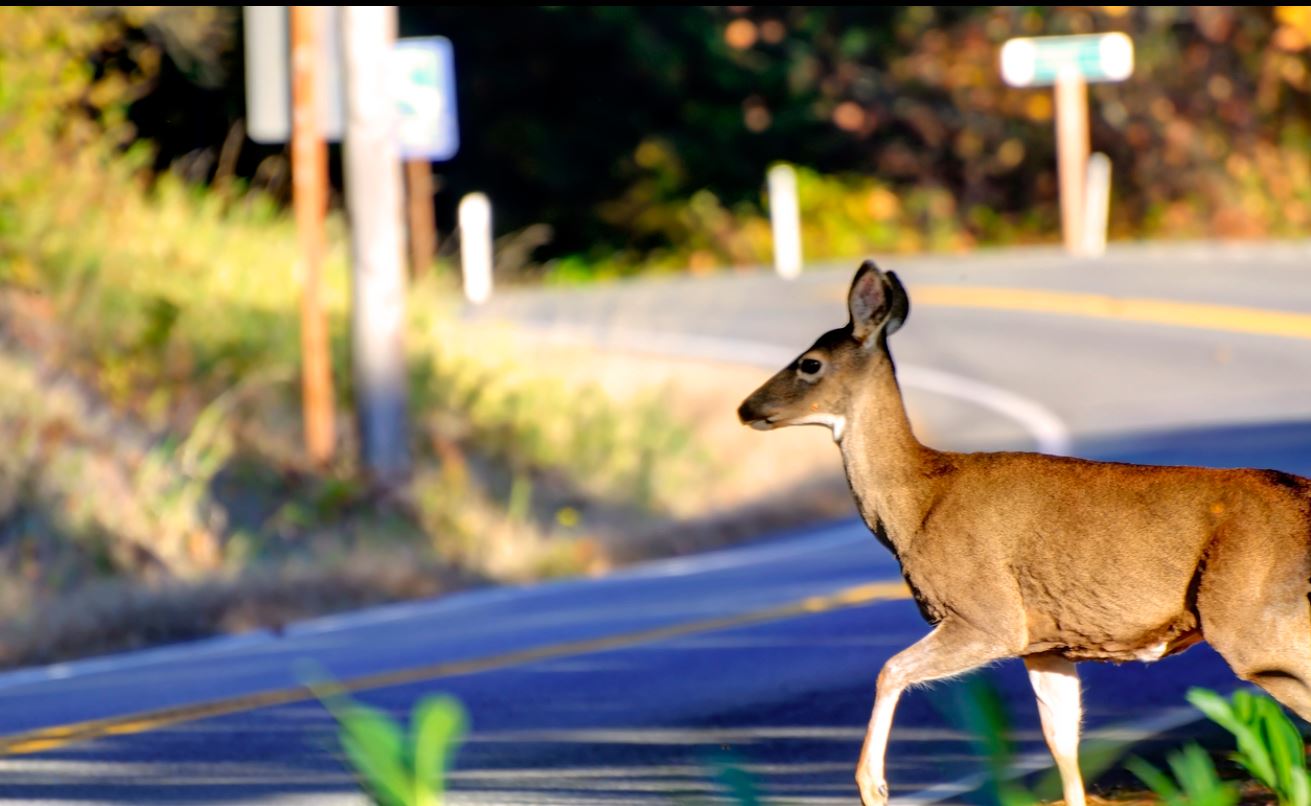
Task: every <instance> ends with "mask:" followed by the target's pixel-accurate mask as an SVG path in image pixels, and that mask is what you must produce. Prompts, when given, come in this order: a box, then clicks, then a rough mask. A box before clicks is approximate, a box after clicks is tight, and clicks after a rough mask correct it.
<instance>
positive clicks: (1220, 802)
mask: <svg viewBox="0 0 1311 806" xmlns="http://www.w3.org/2000/svg"><path fill="white" fill-rule="evenodd" d="M1166 760H1167V762H1168V763H1169V765H1170V771H1171V772H1172V773H1173V774H1174V779H1173V780H1172V779H1171V778H1170V776H1169V775H1166V774H1165V773H1163V772H1161V771H1160V770H1158V769H1156V768H1155V767H1153V766H1152V765H1151V764H1148V763H1147V762H1146V761H1143V760H1142V759H1140V758H1131V759H1129V760H1128V761H1127V762H1125V766H1126V767H1128V769H1129V771H1130V772H1132V773H1133V774H1134V775H1136V776H1138V778H1139V779H1141V780H1142V782H1143V783H1145V784H1147V786H1148V787H1150V788H1151V790H1152V791H1153V792H1155V793H1156V795H1157V797H1159V798H1160V799H1161V801H1162V802H1164V803H1165V804H1166V806H1234V804H1236V803H1238V799H1239V793H1238V788H1237V787H1236V786H1234V785H1233V784H1230V783H1226V782H1224V781H1221V780H1220V776H1219V774H1218V773H1217V772H1216V771H1215V763H1214V762H1213V761H1211V757H1210V756H1209V755H1207V752H1206V751H1205V750H1203V749H1202V747H1201V745H1198V744H1197V743H1196V742H1190V743H1189V744H1188V745H1187V746H1186V747H1184V748H1183V749H1182V750H1176V751H1174V752H1172V753H1170V755H1169V756H1168V757H1167V759H1166ZM1176 781H1177V782H1178V783H1177V784H1176Z"/></svg>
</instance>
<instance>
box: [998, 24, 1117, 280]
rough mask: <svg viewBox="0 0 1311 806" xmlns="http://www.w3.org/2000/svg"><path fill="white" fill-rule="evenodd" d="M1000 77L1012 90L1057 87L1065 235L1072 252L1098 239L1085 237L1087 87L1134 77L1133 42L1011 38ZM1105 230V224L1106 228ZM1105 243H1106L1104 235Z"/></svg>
mask: <svg viewBox="0 0 1311 806" xmlns="http://www.w3.org/2000/svg"><path fill="white" fill-rule="evenodd" d="M1001 74H1002V78H1003V79H1004V80H1005V81H1006V83H1007V84H1010V85H1011V86H1012V87H1046V86H1055V88H1056V154H1057V177H1058V180H1059V182H1060V194H1061V234H1062V235H1063V237H1064V240H1065V248H1066V249H1067V250H1068V251H1069V252H1071V253H1072V254H1085V253H1087V246H1086V245H1087V244H1093V243H1097V242H1098V236H1097V235H1096V234H1093V233H1085V232H1084V229H1085V227H1086V223H1085V222H1086V221H1087V220H1088V217H1087V215H1086V214H1085V209H1086V208H1087V207H1088V206H1089V205H1088V200H1087V198H1086V195H1087V189H1086V187H1085V177H1086V176H1087V175H1088V152H1089V150H1090V149H1089V137H1088V83H1089V82H1093V81H1123V80H1124V79H1126V78H1128V77H1129V76H1130V75H1132V74H1133V42H1132V41H1131V40H1130V39H1129V37H1128V36H1126V35H1124V34H1122V33H1111V34H1091V35H1087V36H1047V37H1036V38H1021V39H1012V40H1010V41H1009V42H1007V43H1006V44H1005V45H1004V46H1002V49H1001ZM1103 227H1105V224H1103ZM1100 240H1101V242H1102V243H1104V242H1105V233H1104V232H1103V233H1102V234H1101V237H1100Z"/></svg>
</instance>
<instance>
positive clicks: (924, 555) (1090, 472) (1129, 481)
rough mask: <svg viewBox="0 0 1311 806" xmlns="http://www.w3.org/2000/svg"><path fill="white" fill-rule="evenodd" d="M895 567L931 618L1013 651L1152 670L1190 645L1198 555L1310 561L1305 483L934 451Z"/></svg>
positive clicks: (1310, 489)
mask: <svg viewBox="0 0 1311 806" xmlns="http://www.w3.org/2000/svg"><path fill="white" fill-rule="evenodd" d="M940 458H941V460H942V465H941V466H940V467H939V468H938V469H937V470H935V475H936V476H937V484H936V485H935V492H934V495H932V496H931V497H930V498H929V500H927V501H926V506H925V512H924V516H923V519H922V522H921V526H920V528H919V530H918V533H917V534H915V535H914V537H913V538H912V539H911V540H909V541H906V546H907V548H906V549H905V550H903V551H902V553H901V554H902V556H901V560H902V564H903V567H904V570H905V572H906V575H907V577H908V579H909V581H910V582H911V584H912V586H913V587H914V589H915V590H916V594H917V597H918V598H920V600H921V606H922V607H923V608H924V610H925V611H926V614H928V615H929V616H930V617H931V618H940V617H942V616H945V615H946V614H947V613H953V614H955V615H956V616H958V617H962V618H966V619H967V620H970V621H975V622H978V623H979V625H980V626H981V627H983V628H986V629H990V630H993V631H997V632H1002V633H1005V634H1006V635H1007V636H1010V638H1011V640H1014V641H1015V642H1016V643H1017V644H1023V646H1018V645H1017V647H1016V649H1017V651H1022V652H1037V651H1046V650H1057V651H1061V652H1063V653H1064V654H1066V655H1067V656H1069V657H1071V658H1075V659H1085V658H1099V659H1113V660H1130V659H1154V658H1155V657H1160V656H1161V655H1162V654H1168V652H1170V651H1175V650H1176V649H1178V648H1181V647H1182V646H1185V645H1188V644H1190V643H1192V642H1193V641H1195V640H1196V637H1197V636H1196V632H1197V627H1198V622H1197V614H1196V607H1195V597H1196V590H1197V585H1198V583H1199V581H1200V574H1201V573H1203V572H1204V569H1205V568H1206V564H1207V561H1208V558H1210V559H1212V560H1219V559H1221V558H1222V559H1223V561H1224V562H1225V563H1228V564H1237V563H1249V562H1250V564H1252V565H1253V566H1254V567H1261V566H1262V563H1267V564H1268V562H1270V561H1273V559H1274V558H1278V557H1281V556H1282V557H1284V558H1287V560H1286V561H1289V562H1291V561H1293V560H1294V558H1297V561H1300V562H1311V481H1308V480H1307V479H1303V478H1300V477H1297V476H1291V475H1288V474H1284V473H1279V472H1278V471H1268V470H1216V469H1208V468H1194V467H1151V466H1141V465H1127V464H1117V463H1104V462H1089V461H1084V460H1079V459H1069V458H1063V457H1051V456H1044V455H1038V454H1023V453H994V454H941V455H940Z"/></svg>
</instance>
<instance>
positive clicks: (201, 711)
mask: <svg viewBox="0 0 1311 806" xmlns="http://www.w3.org/2000/svg"><path fill="white" fill-rule="evenodd" d="M908 598H910V591H909V590H908V589H907V588H906V585H905V583H903V582H901V581H896V582H872V583H869V584H865V585H856V586H854V587H850V588H845V589H843V590H840V591H837V592H836V593H832V594H828V595H824V596H812V597H809V598H806V599H802V600H800V601H797V602H792V603H789V604H785V605H779V606H778V607H771V608H766V609H764V610H757V611H754V612H751V613H742V614H739V615H735V616H723V617H720V618H711V619H702V620H700V621H690V622H686V623H683V624H671V625H668V626H664V627H652V628H650V629H646V630H635V631H633V632H628V633H621V634H619V635H610V636H604V637H601V638H587V639H582V640H579V641H566V642H562V643H558V644H549V645H547V646H541V647H533V648H530V649H521V650H516V651H513V652H505V653H502V654H499V655H492V656H489V657H485V658H476V659H471V660H463V661H451V662H446V663H433V664H428V665H424V666H417V667H413V668H409V669H399V670H396V671H391V672H379V673H376V674H368V675H362V676H360V677H355V678H351V679H348V680H346V681H344V682H342V683H339V684H336V685H335V686H334V688H335V689H336V690H338V691H342V692H357V691H366V690H370V689H378V688H385V687H387V686H398V685H403V684H407V683H418V682H423V681H426V680H434V679H438V678H442V677H454V676H456V675H465V674H474V673H476V672H485V671H490V670H493V669H504V668H507V667H510V666H518V665H522V664H526V663H533V662H536V661H543V660H551V659H555V658H562V657H567V656H571V655H585V654H588V653H591V652H601V651H604V650H607V649H619V648H621V647H629V646H634V645H637V644H644V643H650V642H652V641H662V640H666V639H669V638H679V637H682V636H686V635H693V634H696V633H703V632H714V631H717V630H726V629H730V628H734V627H745V626H751V625H755V624H762V623H765V622H770V621H781V620H783V619H788V618H793V617H796V616H804V615H810V614H813V613H823V612H827V611H832V610H840V609H842V608H846V607H855V606H858V605H863V604H869V603H871V602H878V601H888V600H894V599H908ZM312 699H314V694H313V693H312V692H311V691H310V690H309V689H308V688H306V687H304V686H294V687H291V688H284V689H274V690H270V691H261V692H256V693H253V694H245V695H241V696H238V697H229V698H226V699H220V700H212V701H210V702H204V703H197V704H194V705H181V706H176V707H173V708H161V709H159V710H155V711H146V712H142V713H137V714H130V715H127V716H120V717H110V718H108V719H94V720H90V721H87V722H74V723H70V724H67V725H56V726H53V727H49V728H41V729H40V730H33V731H28V732H25V733H17V734H13V735H11V736H4V737H0V756H17V755H24V754H29V753H39V752H42V751H45V750H52V749H55V748H59V747H65V746H67V745H70V744H75V743H78V742H86V741H90V740H92V739H97V738H100V737H103V736H118V735H124V734H132V733H145V732H147V731H151V730H156V729H159V728H163V727H167V726H169V725H176V724H178V723H181V722H193V721H196V720H199V719H208V718H211V717H217V716H226V715H229V714H235V713H241V712H245V711H253V710H255V709H257V708H268V707H271V706H275V705H287V704H290V703H296V702H305V701H308V700H312Z"/></svg>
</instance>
